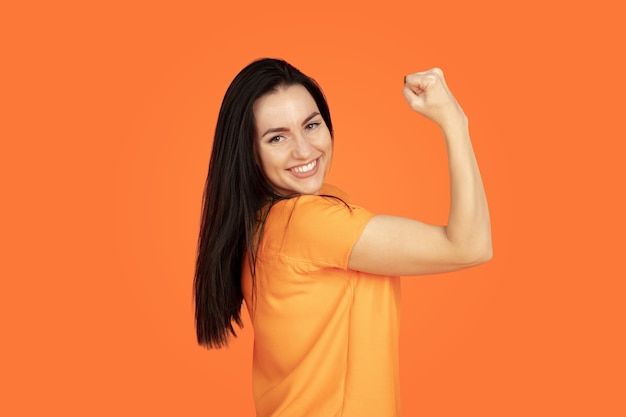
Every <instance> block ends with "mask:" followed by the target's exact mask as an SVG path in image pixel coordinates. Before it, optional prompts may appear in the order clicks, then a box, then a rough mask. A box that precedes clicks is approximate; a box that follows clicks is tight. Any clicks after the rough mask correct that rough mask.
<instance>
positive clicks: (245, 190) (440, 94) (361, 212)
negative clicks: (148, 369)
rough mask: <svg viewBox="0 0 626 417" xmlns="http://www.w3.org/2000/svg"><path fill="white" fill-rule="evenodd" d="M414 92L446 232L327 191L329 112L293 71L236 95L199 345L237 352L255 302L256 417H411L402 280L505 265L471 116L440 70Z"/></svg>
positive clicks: (214, 172) (262, 78)
mask: <svg viewBox="0 0 626 417" xmlns="http://www.w3.org/2000/svg"><path fill="white" fill-rule="evenodd" d="M403 92H404V96H405V97H406V99H407V101H408V103H409V105H410V107H411V108H412V109H413V110H415V111H416V112H417V113H419V114H422V115H423V116H426V117H428V118H429V119H431V120H433V121H434V122H435V123H437V124H438V125H439V126H440V128H441V130H442V133H443V137H444V140H445V142H446V145H447V149H448V160H449V167H450V189H451V190H450V192H451V204H450V213H449V219H448V225H447V226H433V225H427V224H424V223H421V222H419V221H416V220H412V219H406V218H401V217H394V216H383V215H374V214H372V213H370V212H368V211H367V210H365V209H363V208H361V207H358V206H354V205H350V204H348V203H347V202H346V201H345V198H343V197H342V195H341V193H340V192H338V191H337V190H333V189H330V188H328V187H326V186H325V185H324V176H325V174H326V171H327V169H328V166H329V165H330V161H331V159H332V152H333V128H332V122H331V118H330V113H329V110H328V105H327V103H326V100H325V98H324V95H323V93H322V91H321V90H320V88H319V86H318V85H317V84H316V83H315V81H314V80H313V79H311V78H309V77H307V76H306V75H304V74H302V73H301V72H300V71H298V70H297V69H296V68H294V67H293V66H291V65H289V64H288V63H286V62H284V61H281V60H275V59H262V60H259V61H256V62H253V63H251V64H250V65H248V66H247V67H246V68H244V69H243V70H242V71H241V72H240V73H239V74H238V75H237V76H236V77H235V79H234V80H233V82H232V83H231V85H230V87H229V88H228V90H227V92H226V95H225V97H224V100H223V103H222V107H221V109H220V114H219V117H218V121H217V126H216V131H215V141H214V144H213V152H212V154H211V161H210V166H209V174H208V178H207V183H206V189H205V195H204V209H203V215H202V226H201V231H200V239H199V251H198V262H197V268H196V276H195V282H194V289H195V302H196V328H197V335H198V342H199V343H200V344H202V345H205V346H207V347H221V346H224V345H226V344H227V341H228V337H229V333H231V334H233V335H234V334H235V331H234V328H233V324H232V323H233V322H235V323H237V324H238V325H240V326H241V319H240V315H239V314H240V308H241V304H242V301H243V300H245V303H246V306H247V309H248V311H249V314H250V317H251V320H252V324H253V327H254V334H255V344H254V361H253V389H254V398H255V405H256V410H257V415H258V416H299V417H301V416H344V417H347V416H360V417H363V416H378V417H383V416H399V415H400V398H399V392H400V389H399V368H398V319H399V317H398V314H399V297H400V280H399V278H398V277H399V276H401V275H419V274H433V273H439V272H447V271H454V270H458V269H461V268H466V267H469V266H473V265H477V264H480V263H483V262H485V261H487V260H489V259H490V258H491V232H490V222H489V212H488V208H487V202H486V199H485V194H484V190H483V186H482V181H481V178H480V173H479V171H478V166H477V164H476V160H475V157H474V154H473V150H472V145H471V142H470V137H469V133H468V122H467V118H466V116H465V114H464V113H463V110H462V109H461V107H460V106H459V104H458V103H457V102H456V100H455V98H454V96H453V95H452V94H451V93H450V91H449V89H448V87H447V86H446V83H445V80H444V77H443V73H442V72H441V70H439V69H432V70H429V71H425V72H419V73H415V74H411V75H409V76H407V77H405V85H404V91H403Z"/></svg>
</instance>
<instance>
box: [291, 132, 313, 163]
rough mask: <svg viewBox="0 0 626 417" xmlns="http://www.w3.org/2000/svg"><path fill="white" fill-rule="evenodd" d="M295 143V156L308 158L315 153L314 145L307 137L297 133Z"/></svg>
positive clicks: (303, 158)
mask: <svg viewBox="0 0 626 417" xmlns="http://www.w3.org/2000/svg"><path fill="white" fill-rule="evenodd" d="M293 144H294V145H293V149H292V154H293V157H294V158H296V159H302V160H307V159H309V158H310V157H311V155H312V154H313V146H311V143H309V141H308V140H307V138H306V137H304V136H302V135H295V140H294V141H293Z"/></svg>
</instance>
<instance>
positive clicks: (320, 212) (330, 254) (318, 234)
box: [272, 195, 374, 269]
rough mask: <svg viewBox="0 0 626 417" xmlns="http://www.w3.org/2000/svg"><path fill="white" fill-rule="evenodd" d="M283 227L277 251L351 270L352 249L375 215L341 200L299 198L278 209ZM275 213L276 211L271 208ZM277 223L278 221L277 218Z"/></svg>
mask: <svg viewBox="0 0 626 417" xmlns="http://www.w3.org/2000/svg"><path fill="white" fill-rule="evenodd" d="M276 209H278V210H277V213H276V212H275V214H277V215H278V218H279V219H280V220H279V221H278V222H277V223H278V224H276V223H275V224H274V226H277V225H278V226H279V228H278V230H277V229H275V228H273V229H275V231H279V232H280V230H279V229H281V228H282V233H280V235H281V236H280V237H279V236H276V237H278V239H277V240H276V244H277V246H276V249H277V250H278V251H279V252H280V254H281V256H287V257H290V258H293V259H297V260H300V261H304V262H310V263H312V264H315V265H317V266H319V267H336V268H341V269H347V268H348V261H349V258H350V253H351V252H352V248H353V247H354V245H355V244H356V242H357V240H358V239H359V237H360V236H361V233H362V231H363V229H364V228H365V226H366V225H367V223H368V222H369V221H370V219H371V218H372V217H374V214H372V213H371V212H369V211H367V210H366V209H364V208H362V207H359V206H354V205H348V204H346V203H345V202H344V201H342V200H340V199H338V198H332V197H322V196H312V195H307V196H300V197H297V198H294V199H291V200H289V204H286V205H285V206H284V207H281V208H279V207H276ZM272 211H274V209H272ZM274 220H278V219H274Z"/></svg>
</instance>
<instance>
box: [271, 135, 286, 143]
mask: <svg viewBox="0 0 626 417" xmlns="http://www.w3.org/2000/svg"><path fill="white" fill-rule="evenodd" d="M282 140H283V137H282V136H274V137H273V138H270V139H269V140H268V141H267V143H278V142H281V141H282Z"/></svg>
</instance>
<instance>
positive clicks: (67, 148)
mask: <svg viewBox="0 0 626 417" xmlns="http://www.w3.org/2000/svg"><path fill="white" fill-rule="evenodd" d="M5 3H13V5H7V4H3V5H2V6H1V9H2V10H0V32H1V33H0V35H1V36H0V39H2V40H1V42H2V61H3V64H2V69H1V70H0V71H2V72H3V73H4V74H3V75H2V80H1V81H0V83H1V84H2V85H1V90H0V96H1V100H2V109H1V112H0V120H1V122H2V123H1V125H0V135H1V137H2V149H1V155H0V159H1V161H0V162H1V164H0V170H1V178H0V181H1V185H2V205H1V210H2V215H1V216H0V222H1V232H0V234H1V236H2V237H1V240H2V248H1V250H2V252H1V254H2V255H1V256H2V262H1V265H0V273H1V278H2V279H1V284H0V285H1V287H0V298H1V299H0V310H1V311H0V317H1V318H0V320H1V325H2V326H1V332H2V336H1V337H2V343H1V344H0V349H1V350H2V352H1V355H0V383H1V387H0V396H1V400H0V415H3V416H44V415H45V416H49V415H63V416H111V415H116V416H135V415H151V416H174V415H207V416H251V415H253V404H252V394H251V376H250V372H251V349H252V337H253V335H252V331H251V329H250V326H246V327H245V328H244V329H243V330H242V331H240V333H239V334H240V336H239V338H237V339H235V340H234V341H233V342H232V344H231V346H230V348H228V349H225V350H219V351H207V350H204V349H201V348H199V347H197V346H196V343H195V334H194V328H193V309H192V300H191V283H192V279H193V268H194V260H195V244H196V239H197V232H198V227H199V215H200V203H201V194H202V189H203V184H204V180H205V176H206V170H207V164H208V160H209V152H210V149H211V140H212V133H213V129H214V126H215V121H216V118H217V112H218V108H219V105H220V102H221V99H222V97H223V94H224V92H225V90H226V88H227V86H228V83H229V82H230V80H231V79H232V78H233V77H234V75H235V74H236V73H237V72H238V71H239V70H240V69H241V68H242V67H243V66H244V65H246V64H247V63H248V62H250V61H251V60H253V59H256V58H259V57H263V56H273V57H282V58H285V59H287V60H288V61H290V62H291V63H293V64H294V65H296V66H297V67H299V68H300V69H302V70H303V71H304V72H306V73H307V74H311V75H312V76H314V77H315V78H316V79H317V80H318V81H319V83H320V84H321V85H322V87H323V88H324V91H325V93H326V95H327V97H328V100H329V103H330V107H331V111H332V114H333V120H334V124H335V126H336V140H335V159H334V162H333V167H332V171H331V174H330V179H329V180H330V182H331V183H333V184H336V185H338V186H340V187H342V188H344V189H345V190H346V191H348V192H349V193H350V194H351V196H352V198H353V201H354V202H356V203H359V204H360V205H363V206H365V207H367V208H368V209H370V210H372V211H375V212H380V213H390V214H397V215H406V216H411V217H415V218H418V219H421V220H424V221H429V222H437V223H441V222H444V221H445V220H446V211H447V206H448V196H447V188H446V187H447V170H446V165H445V149H444V146H443V142H442V140H441V139H440V137H439V134H438V132H437V129H436V128H435V127H434V126H433V125H432V124H430V123H428V122H426V121H424V120H421V119H420V118H419V117H418V116H416V115H415V114H413V113H412V112H411V111H410V110H409V109H408V106H407V105H406V103H405V101H404V98H403V97H402V94H401V88H402V77H403V76H404V75H405V74H407V73H410V72H415V71H419V70H423V69H427V68H430V67H432V66H439V67H441V68H443V69H444V71H445V73H446V76H447V80H448V84H449V86H450V87H451V89H452V91H453V92H454V93H455V95H456V96H457V98H458V100H459V101H460V103H461V104H462V106H463V107H464V109H465V111H466V113H467V114H468V116H469V119H470V128H471V133H472V138H473V141H474V146H475V149H476V153H477V156H478V159H479V163H480V166H481V170H482V173H483V176H484V182H485V186H486V189H487V193H488V198H489V202H490V208H491V213H492V223H493V233H494V250H495V254H494V259H493V261H492V262H490V263H488V264H486V265H483V266H480V267H478V268H475V269H473V270H468V271H464V272H459V273H454V274H449V275H440V276H427V277H419V278H413V277H411V278H405V279H404V280H403V285H404V287H403V307H402V313H403V321H402V339H401V361H402V365H401V367H402V375H401V378H402V397H403V400H402V401H403V409H404V415H406V416H462V415H469V416H531V415H532V416H557V415H568V416H572V415H580V416H591V415H601V416H622V415H626V404H625V402H626V401H625V399H624V394H625V386H626V381H625V377H624V375H625V371H626V369H625V366H624V365H625V363H624V362H625V361H624V352H625V351H626V348H625V346H624V327H625V320H624V318H625V314H624V295H625V294H624V284H623V282H624V277H625V276H626V274H625V273H624V272H625V268H624V262H623V258H624V255H623V253H622V252H623V250H624V246H625V245H624V234H625V227H624V213H625V212H626V210H625V207H624V198H623V193H624V182H625V181H624V177H625V175H624V163H623V157H624V149H625V147H624V140H625V139H626V135H625V134H624V117H623V110H624V100H623V97H624V94H625V93H626V91H625V90H626V89H625V82H624V73H625V72H626V67H625V64H624V60H623V55H624V53H623V49H624V41H625V39H626V33H625V31H624V22H623V20H624V12H623V10H621V9H618V6H617V4H618V2H617V1H613V2H609V1H606V0H598V1H593V2H591V1H586V2H575V4H572V3H570V2H565V1H555V2H546V1H538V0H529V1H525V2H516V3H508V4H507V5H505V3H503V2H496V1H486V0H479V1H473V2H465V1H459V0H454V1H440V2H416V1H411V2H409V1H394V0H390V1H385V2H378V3H369V4H368V3H363V2H356V1H353V2H340V1H326V0H323V1H318V2H293V1H292V2H287V1H282V2H276V3H275V4H270V3H267V2H252V1H246V2H245V3H241V2H235V1H233V2H224V4H221V5H218V6H216V5H209V2H198V3H196V4H192V3H185V2H171V4H166V3H167V2H147V1H146V2H120V1H114V2H97V4H96V3H95V2H73V3H72V2H61V3H59V2H45V3H44V2H39V3H36V2H5ZM18 3H19V4H20V6H15V4H18ZM372 308H375V306H372ZM244 317H246V318H247V312H245V311H244ZM246 323H247V322H246Z"/></svg>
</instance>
